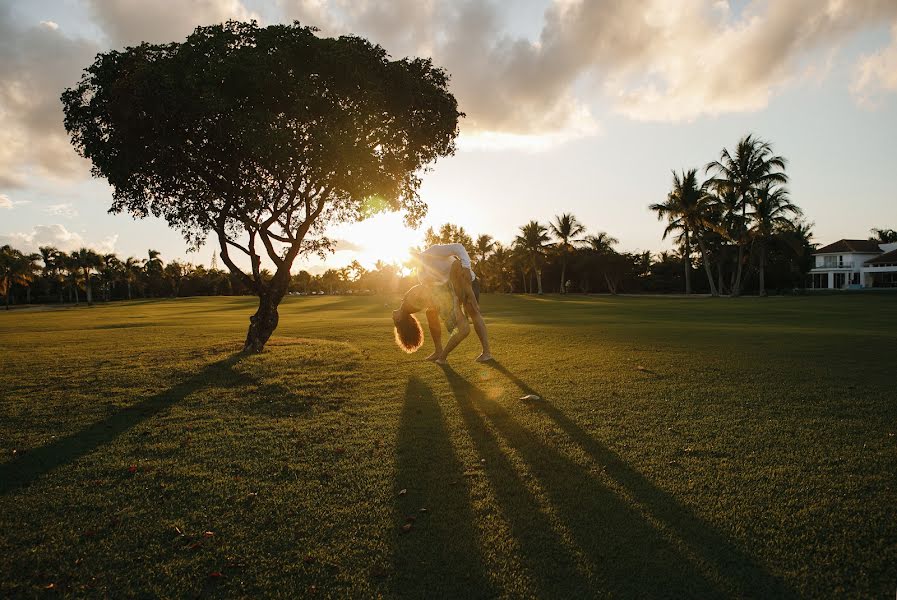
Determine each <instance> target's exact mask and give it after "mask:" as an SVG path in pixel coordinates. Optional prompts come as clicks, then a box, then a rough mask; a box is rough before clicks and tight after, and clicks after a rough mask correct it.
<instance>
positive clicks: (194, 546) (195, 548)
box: [187, 542, 202, 550]
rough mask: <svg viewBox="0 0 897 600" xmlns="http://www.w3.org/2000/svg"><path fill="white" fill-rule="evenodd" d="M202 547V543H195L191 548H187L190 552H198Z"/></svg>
mask: <svg viewBox="0 0 897 600" xmlns="http://www.w3.org/2000/svg"><path fill="white" fill-rule="evenodd" d="M201 546H202V542H193V543H192V544H190V545H189V546H187V549H188V550H197V549H199V548H200V547H201Z"/></svg>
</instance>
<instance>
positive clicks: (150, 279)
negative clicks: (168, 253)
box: [143, 249, 165, 294]
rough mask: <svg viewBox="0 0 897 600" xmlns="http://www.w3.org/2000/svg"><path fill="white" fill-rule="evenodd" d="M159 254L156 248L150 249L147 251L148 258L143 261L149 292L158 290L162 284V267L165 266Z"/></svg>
mask: <svg viewBox="0 0 897 600" xmlns="http://www.w3.org/2000/svg"><path fill="white" fill-rule="evenodd" d="M161 254H162V253H161V252H159V251H158V250H152V249H150V250H148V251H147V256H148V258H147V259H146V261H145V262H144V263H143V269H144V272H145V273H146V280H147V287H148V290H149V292H150V294H154V293H156V292H158V291H159V289H160V288H161V285H162V268H163V267H164V266H165V263H164V262H162V259H161V258H159V256H161Z"/></svg>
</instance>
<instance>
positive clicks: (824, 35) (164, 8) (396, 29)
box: [0, 0, 897, 189]
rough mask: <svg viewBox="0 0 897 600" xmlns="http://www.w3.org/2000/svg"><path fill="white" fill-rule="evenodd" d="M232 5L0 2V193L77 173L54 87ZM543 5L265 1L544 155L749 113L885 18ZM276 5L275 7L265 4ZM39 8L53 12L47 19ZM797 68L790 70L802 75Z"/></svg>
mask: <svg viewBox="0 0 897 600" xmlns="http://www.w3.org/2000/svg"><path fill="white" fill-rule="evenodd" d="M247 4H249V3H248V2H245V3H244V0H193V1H191V2H179V1H174V0H171V1H154V2H146V1H145V0H84V6H85V10H86V11H87V13H88V15H89V17H90V18H91V19H92V21H93V23H94V24H95V25H96V26H97V28H98V29H99V31H101V32H102V36H101V37H100V38H99V39H95V40H94V39H82V38H78V37H72V36H71V34H70V33H68V32H66V31H64V30H63V28H60V26H59V25H58V24H57V23H56V22H54V21H51V20H44V21H37V20H36V21H35V22H34V23H30V24H29V23H16V24H14V23H12V20H11V15H12V11H11V10H10V8H9V6H8V5H0V189H4V188H7V189H8V188H13V187H16V186H21V185H24V183H25V178H26V175H27V174H29V173H31V174H36V175H46V174H50V175H53V176H58V177H71V176H78V177H84V176H86V174H87V172H88V167H87V164H86V162H85V161H83V160H81V159H79V158H78V157H77V155H76V154H75V152H74V151H73V150H72V148H71V145H70V143H69V140H68V136H67V135H66V133H65V131H64V129H63V126H62V110H61V104H60V101H59V95H60V93H61V92H62V90H63V89H64V88H65V87H67V86H70V85H72V84H74V83H75V82H76V81H77V79H78V77H79V76H80V73H81V71H82V69H83V68H84V67H86V66H87V65H88V64H89V63H90V62H91V61H92V59H93V57H94V56H95V54H96V53H97V52H99V51H100V50H102V49H105V48H108V47H115V48H118V47H121V46H123V45H127V44H136V43H138V42H140V41H150V42H165V41H171V40H178V39H183V38H184V36H186V35H187V34H189V32H190V31H191V30H192V29H193V28H194V27H196V26H197V25H200V24H209V23H216V22H221V21H223V20H226V19H228V18H235V19H249V18H254V17H257V15H256V14H255V13H253V12H252V11H251V10H250V9H249V8H247V6H246V5H247ZM738 6H740V10H739V9H736V8H735V7H733V6H731V5H730V2H729V1H727V0H680V1H678V2H669V1H668V0H645V1H643V2H632V1H631V0H553V1H551V2H549V3H548V5H547V8H546V10H545V11H544V14H543V15H542V19H541V23H540V24H539V27H538V29H537V30H538V32H539V33H538V34H537V35H531V36H529V37H527V36H525V35H523V34H522V33H520V31H521V30H520V28H519V26H518V30H517V31H510V30H509V28H508V25H507V24H508V23H510V22H513V21H514V20H515V19H518V20H519V15H517V14H515V13H513V12H512V11H515V10H519V6H518V5H516V4H514V3H498V2H489V1H487V0H463V1H459V0H272V5H271V7H273V8H276V9H278V10H279V11H280V13H281V15H282V17H283V18H284V19H285V20H290V19H293V18H297V19H299V20H301V21H302V22H303V23H306V24H310V25H317V26H319V27H321V28H322V30H323V34H325V35H337V34H342V33H349V32H352V33H357V34H359V35H364V36H367V37H369V38H371V39H372V40H375V41H377V42H379V43H381V44H382V45H383V46H384V47H386V48H387V50H389V51H390V52H391V53H392V54H393V55H394V56H405V55H424V56H432V57H433V58H434V60H435V61H436V63H437V64H439V65H441V66H444V67H445V68H446V69H447V70H448V71H449V73H450V74H451V76H452V81H451V86H452V90H453V91H454V93H455V94H456V96H457V97H458V99H459V102H460V104H461V109H462V110H463V111H464V112H466V113H467V118H466V119H465V120H464V122H463V125H462V131H463V135H462V139H461V140H460V142H459V143H460V144H461V147H462V148H505V147H508V146H513V147H517V148H529V149H533V150H539V149H545V148H548V147H551V146H552V145H554V144H557V143H562V142H564V141H566V140H569V139H573V138H576V137H580V136H586V135H594V134H595V133H596V132H598V131H600V129H601V128H600V124H599V118H600V113H599V112H598V111H599V110H607V109H608V108H610V109H611V110H615V111H617V112H619V113H621V114H624V115H627V116H629V117H631V118H633V119H641V120H690V119H695V118H698V117H700V116H702V115H716V114H721V113H726V112H733V111H751V110H757V109H761V108H763V107H764V106H766V105H767V103H768V102H769V99H770V97H771V96H772V95H773V94H775V93H776V91H777V90H779V89H781V88H782V87H783V86H786V85H788V84H789V83H790V82H793V81H795V80H797V79H799V78H800V77H801V76H804V75H805V74H806V73H813V72H815V73H817V74H819V73H825V71H826V69H825V64H826V62H827V61H830V60H831V57H832V55H833V53H834V52H835V51H836V49H837V48H838V46H839V45H840V44H842V43H843V42H844V41H846V40H847V39H849V37H850V36H852V35H854V34H856V33H858V32H861V31H864V30H867V29H870V28H873V27H880V26H881V25H882V24H891V23H895V22H897V2H895V1H894V0H788V1H780V2H769V1H767V0H749V1H748V2H747V3H746V4H744V5H741V4H739V5H738ZM266 14H275V13H266ZM48 16H49V17H52V15H48ZM802 74H803V75H802ZM851 90H852V91H853V93H854V94H855V95H856V96H857V98H858V99H859V100H860V101H861V102H864V103H872V102H873V101H874V99H875V98H877V97H879V96H880V95H881V94H882V93H885V92H893V91H895V90H897V28H895V29H894V31H893V40H892V43H891V45H890V46H888V47H887V48H884V49H881V50H879V51H877V52H874V53H872V54H870V55H868V56H865V57H863V58H862V59H861V60H860V62H859V64H858V66H857V72H856V77H855V80H854V81H853V83H852V85H851Z"/></svg>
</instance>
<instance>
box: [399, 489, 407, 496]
mask: <svg viewBox="0 0 897 600" xmlns="http://www.w3.org/2000/svg"><path fill="white" fill-rule="evenodd" d="M407 493H408V488H402V489H400V490H399V496H404V495H405V494H407Z"/></svg>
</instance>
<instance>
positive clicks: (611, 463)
mask: <svg viewBox="0 0 897 600" xmlns="http://www.w3.org/2000/svg"><path fill="white" fill-rule="evenodd" d="M488 364H489V366H491V367H492V368H493V369H495V370H496V371H498V372H499V373H501V374H503V375H504V376H505V377H507V378H508V379H509V380H511V381H512V382H513V383H514V384H515V385H516V386H517V387H518V388H520V389H521V390H522V391H523V392H525V393H527V394H535V395H537V396H539V397H540V398H542V399H541V400H538V401H535V402H532V403H530V404H529V405H530V406H532V407H533V408H535V409H537V410H540V411H542V412H543V413H544V414H546V415H547V416H548V417H549V418H551V419H552V420H553V421H554V422H555V423H556V424H557V425H558V427H560V428H561V429H562V430H563V431H564V432H565V433H566V434H567V435H568V436H569V437H570V438H571V439H572V440H573V441H575V442H576V443H577V444H578V445H579V446H580V447H581V448H582V449H583V450H585V451H586V452H587V453H589V454H590V455H591V456H592V458H593V459H594V460H596V461H597V462H598V463H599V464H601V465H603V466H604V472H605V473H606V474H607V475H609V476H610V477H611V478H612V479H614V480H615V481H616V482H617V483H618V484H619V485H621V486H622V487H623V488H624V489H625V490H626V491H627V493H628V494H630V495H631V496H632V498H633V499H634V500H635V501H636V502H637V503H639V504H640V505H641V506H642V507H643V509H644V510H646V512H647V513H648V514H649V515H651V517H653V518H654V519H656V520H657V521H658V522H660V523H661V524H663V526H664V527H666V528H668V529H669V530H670V531H671V532H672V533H673V534H674V535H675V536H677V537H678V538H679V539H681V540H682V542H684V543H685V544H686V546H687V547H688V549H689V551H690V552H691V553H692V554H693V556H694V557H695V558H696V559H697V560H698V561H699V562H700V563H702V564H703V565H704V566H705V568H709V569H710V570H711V571H713V572H715V573H716V574H717V575H718V576H719V577H720V578H721V579H722V581H723V583H724V585H725V586H726V587H727V588H729V589H727V590H726V593H727V595H732V594H734V595H736V596H739V597H764V598H793V597H796V594H795V593H794V591H793V590H791V589H790V588H789V587H788V586H787V585H786V584H785V583H784V582H783V581H782V580H781V579H779V578H777V577H775V576H773V575H772V574H771V573H769V572H768V571H767V570H766V569H764V568H763V567H762V566H761V565H760V564H758V563H757V562H756V561H755V560H754V558H753V557H751V556H750V555H749V554H747V553H746V552H744V551H743V550H741V549H739V548H738V547H736V546H735V545H734V544H733V543H732V542H731V541H730V540H728V539H727V538H726V537H725V536H724V535H723V534H721V533H719V532H718V531H715V530H714V529H713V528H712V527H710V525H709V524H708V523H706V522H705V521H704V520H703V519H701V518H700V517H698V516H697V515H695V514H694V513H693V512H692V511H691V510H690V509H688V508H686V507H684V506H682V505H681V504H679V503H678V502H677V501H676V499H675V498H674V497H673V496H672V495H671V494H669V493H668V492H665V491H663V490H661V489H659V488H658V487H656V486H655V485H654V484H652V483H651V482H650V481H648V480H647V479H646V478H645V477H644V476H643V475H642V474H641V473H639V472H638V471H636V470H635V469H633V468H632V467H630V466H629V465H628V464H626V463H625V462H624V461H623V460H622V459H621V458H620V457H619V456H617V454H615V453H614V452H613V451H611V450H610V449H609V448H607V447H606V446H604V445H603V444H601V443H600V442H599V441H597V440H596V439H595V438H594V437H592V436H591V435H590V434H589V433H588V432H586V431H585V430H584V429H582V428H581V427H580V426H579V425H577V424H576V423H575V422H573V421H572V420H571V419H570V418H569V417H568V416H567V415H565V414H564V413H563V412H561V411H560V410H559V409H558V408H556V407H555V406H553V405H552V404H551V403H550V402H548V401H546V400H545V399H544V396H542V395H541V394H540V393H539V392H537V391H536V390H535V389H533V388H532V387H530V386H529V385H527V384H526V383H525V382H524V381H523V380H522V379H520V378H519V377H517V376H516V375H514V374H513V373H512V372H511V371H509V370H508V369H507V368H505V366H504V365H502V364H501V363H499V362H498V361H491V362H490V363H488ZM679 577H685V573H684V572H683V573H681V574H680V575H679Z"/></svg>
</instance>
